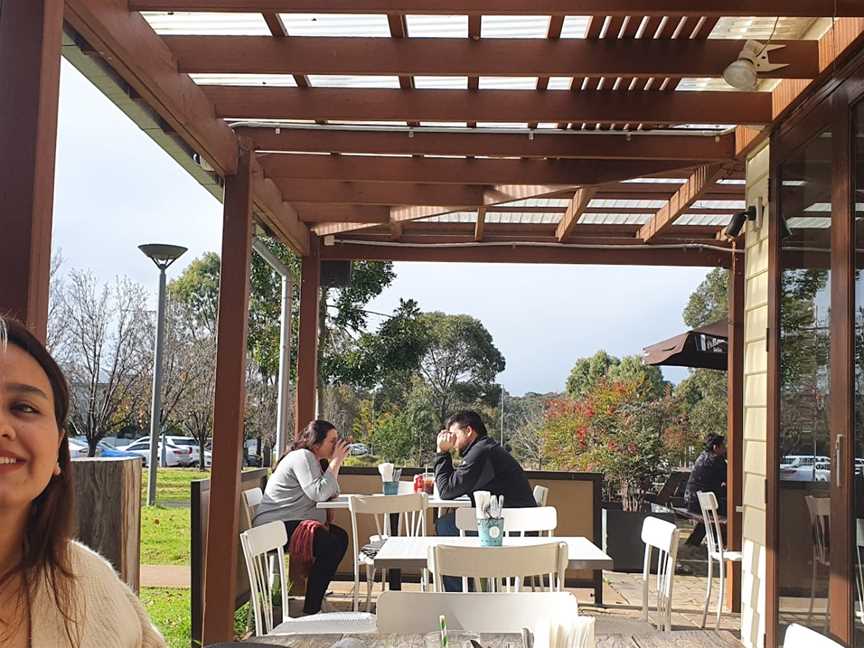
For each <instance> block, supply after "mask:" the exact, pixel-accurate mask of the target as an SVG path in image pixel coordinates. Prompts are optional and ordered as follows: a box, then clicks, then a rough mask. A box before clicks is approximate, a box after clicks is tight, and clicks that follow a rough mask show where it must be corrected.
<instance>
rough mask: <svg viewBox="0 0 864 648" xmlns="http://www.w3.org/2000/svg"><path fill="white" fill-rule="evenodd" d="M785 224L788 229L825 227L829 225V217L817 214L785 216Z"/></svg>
mask: <svg viewBox="0 0 864 648" xmlns="http://www.w3.org/2000/svg"><path fill="white" fill-rule="evenodd" d="M786 225H787V226H788V227H789V229H827V228H829V227H831V219H830V218H819V217H817V216H811V217H810V218H806V217H795V218H787V219H786Z"/></svg>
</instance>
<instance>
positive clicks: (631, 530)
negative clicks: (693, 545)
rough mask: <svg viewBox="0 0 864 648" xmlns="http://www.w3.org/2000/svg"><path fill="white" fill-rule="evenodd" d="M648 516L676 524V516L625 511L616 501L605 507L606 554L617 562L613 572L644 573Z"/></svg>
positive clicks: (655, 567) (604, 548)
mask: <svg viewBox="0 0 864 648" xmlns="http://www.w3.org/2000/svg"><path fill="white" fill-rule="evenodd" d="M647 517H656V518H660V519H661V520H666V521H668V522H672V523H674V522H675V514H674V513H652V512H651V511H622V510H621V505H620V504H618V503H615V502H606V503H604V504H603V516H602V520H603V551H605V552H606V553H607V554H609V556H610V557H611V558H612V560H613V561H614V567H613V571H617V572H641V571H642V565H643V562H644V560H645V545H644V543H643V542H642V523H643V522H644V521H645V518H647ZM651 563H652V565H651V571H655V572H656V570H657V552H656V551H655V552H654V558H653V560H652V561H651Z"/></svg>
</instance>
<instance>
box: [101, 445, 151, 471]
mask: <svg viewBox="0 0 864 648" xmlns="http://www.w3.org/2000/svg"><path fill="white" fill-rule="evenodd" d="M96 454H97V455H98V456H100V457H140V456H141V455H139V454H137V453H135V452H129V451H127V450H121V449H120V448H118V447H116V446H114V445H112V444H110V443H108V442H107V441H104V440H103V441H100V442H99V443H98V444H97V445H96ZM145 465H146V462H145Z"/></svg>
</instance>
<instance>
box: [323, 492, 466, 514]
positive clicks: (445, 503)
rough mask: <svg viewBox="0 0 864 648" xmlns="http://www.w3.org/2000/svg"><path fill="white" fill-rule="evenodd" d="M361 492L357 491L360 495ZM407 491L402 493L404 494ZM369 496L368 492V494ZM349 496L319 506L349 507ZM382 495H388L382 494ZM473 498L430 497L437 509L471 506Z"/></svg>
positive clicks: (431, 504) (338, 496)
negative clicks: (447, 498) (448, 498)
mask: <svg viewBox="0 0 864 648" xmlns="http://www.w3.org/2000/svg"><path fill="white" fill-rule="evenodd" d="M360 494H361V493H357V495H360ZM374 494H375V495H381V494H380V493H374ZM404 494H405V493H400V495H404ZM366 496H368V494H367V495H366ZM348 497H349V495H337V496H336V497H334V498H333V499H330V500H327V501H326V502H318V504H317V507H318V508H319V509H346V510H347V508H348ZM381 497H388V496H387V495H381ZM470 506H471V500H470V499H468V496H467V495H463V496H462V497H458V498H456V499H452V500H446V499H441V498H440V497H435V496H432V497H430V498H429V508H437V509H445V508H446V509H457V508H464V507H470Z"/></svg>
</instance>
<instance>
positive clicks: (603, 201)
mask: <svg viewBox="0 0 864 648" xmlns="http://www.w3.org/2000/svg"><path fill="white" fill-rule="evenodd" d="M665 204H666V201H665V200H632V199H609V198H594V199H592V200H591V202H590V203H588V209H591V208H592V207H597V208H600V207H603V208H608V209H660V208H661V207H663V206H664V205H665Z"/></svg>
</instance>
